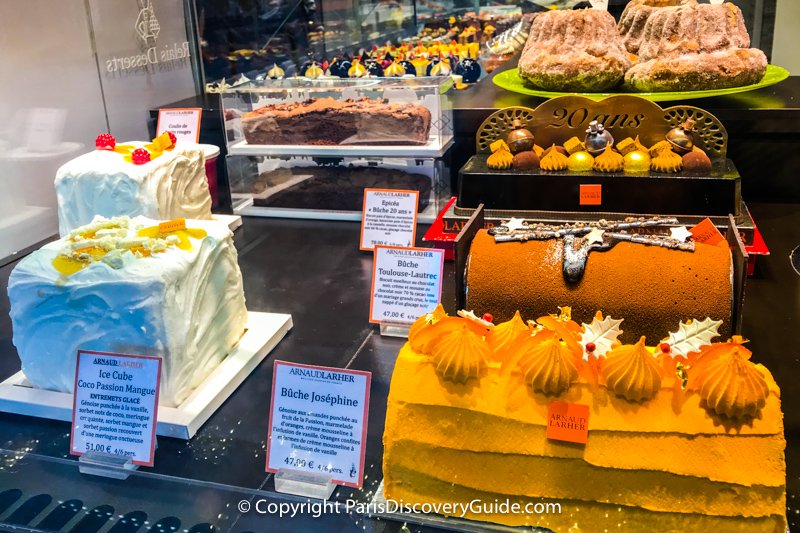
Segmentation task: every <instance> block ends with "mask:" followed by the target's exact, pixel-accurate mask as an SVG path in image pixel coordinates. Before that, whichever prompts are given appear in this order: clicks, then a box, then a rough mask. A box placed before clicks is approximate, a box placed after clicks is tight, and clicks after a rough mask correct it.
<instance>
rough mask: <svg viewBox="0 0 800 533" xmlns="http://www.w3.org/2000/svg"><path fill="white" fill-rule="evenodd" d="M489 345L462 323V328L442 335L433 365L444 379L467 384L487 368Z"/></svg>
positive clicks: (434, 354)
mask: <svg viewBox="0 0 800 533" xmlns="http://www.w3.org/2000/svg"><path fill="white" fill-rule="evenodd" d="M489 351H490V350H489V344H488V343H487V342H486V340H485V339H484V338H483V337H481V336H480V335H478V334H477V333H474V332H473V331H471V329H470V327H469V326H468V325H467V324H466V323H463V322H462V325H461V327H460V328H457V329H454V330H453V331H450V332H449V333H446V334H444V335H442V336H441V337H440V338H439V340H438V341H437V342H436V344H435V345H434V346H433V352H432V356H433V364H434V366H435V367H436V372H437V373H438V374H439V375H440V376H442V378H443V379H445V380H448V381H452V382H454V383H466V382H467V381H469V380H470V379H471V378H477V377H478V375H479V374H480V372H481V370H483V369H484V368H486V366H487V363H486V360H487V359H488V358H489Z"/></svg>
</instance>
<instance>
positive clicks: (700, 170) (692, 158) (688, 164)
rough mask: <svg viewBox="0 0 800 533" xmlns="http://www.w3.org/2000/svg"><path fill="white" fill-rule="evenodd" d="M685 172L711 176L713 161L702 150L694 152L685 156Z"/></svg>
mask: <svg viewBox="0 0 800 533" xmlns="http://www.w3.org/2000/svg"><path fill="white" fill-rule="evenodd" d="M683 170H685V171H686V172H693V173H697V174H710V173H711V159H709V158H708V156H707V155H706V153H705V152H703V151H702V150H693V151H691V152H689V153H688V154H686V155H684V156H683Z"/></svg>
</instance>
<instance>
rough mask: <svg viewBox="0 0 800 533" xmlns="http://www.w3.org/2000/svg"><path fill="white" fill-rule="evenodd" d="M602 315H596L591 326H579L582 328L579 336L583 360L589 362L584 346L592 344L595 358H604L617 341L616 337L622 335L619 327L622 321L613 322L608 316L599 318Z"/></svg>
mask: <svg viewBox="0 0 800 533" xmlns="http://www.w3.org/2000/svg"><path fill="white" fill-rule="evenodd" d="M602 316H603V315H601V314H600V313H597V315H595V317H594V318H593V319H592V323H591V324H581V326H583V333H582V334H581V346H583V360H584V361H588V360H589V354H588V352H587V351H586V345H587V344H589V343H592V344H594V351H593V352H592V354H593V355H594V356H595V357H605V355H606V353H607V352H608V351H609V350H611V346H612V345H613V344H614V343H615V342H616V341H617V337H619V336H620V335H622V330H621V329H619V325H620V324H622V319H620V320H615V319H613V318H611V317H610V316H607V317H605V318H601V317H602Z"/></svg>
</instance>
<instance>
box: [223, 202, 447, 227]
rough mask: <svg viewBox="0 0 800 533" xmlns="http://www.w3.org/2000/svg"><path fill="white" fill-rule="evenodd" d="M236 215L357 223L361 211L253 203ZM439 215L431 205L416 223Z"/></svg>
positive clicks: (243, 205) (244, 204) (420, 213)
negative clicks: (270, 205)
mask: <svg viewBox="0 0 800 533" xmlns="http://www.w3.org/2000/svg"><path fill="white" fill-rule="evenodd" d="M234 210H235V211H236V212H237V213H241V214H242V215H245V216H249V217H266V218H295V219H301V220H336V221H345V222H359V221H360V220H361V215H362V213H361V211H332V210H324V209H301V208H294V207H291V208H289V207H263V206H258V205H253V202H252V201H250V202H246V203H245V202H243V203H242V204H241V205H240V206H237V207H235V208H234ZM438 214H439V213H438V212H437V211H436V207H435V204H433V203H431V204H430V205H428V207H426V208H425V210H424V211H420V212H419V213H418V215H417V223H419V224H432V223H433V221H434V220H436V216H437V215H438Z"/></svg>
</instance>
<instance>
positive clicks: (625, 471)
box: [383, 308, 786, 533]
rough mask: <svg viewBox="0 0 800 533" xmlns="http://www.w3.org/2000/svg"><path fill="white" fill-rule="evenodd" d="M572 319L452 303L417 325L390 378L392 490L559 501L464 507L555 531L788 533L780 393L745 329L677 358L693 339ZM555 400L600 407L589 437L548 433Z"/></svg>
mask: <svg viewBox="0 0 800 533" xmlns="http://www.w3.org/2000/svg"><path fill="white" fill-rule="evenodd" d="M569 315H570V313H569V308H562V309H561V312H560V313H559V314H558V315H551V316H545V317H539V318H537V319H536V320H531V321H527V322H526V320H525V318H527V317H522V316H520V315H519V314H515V315H514V317H513V318H512V319H511V320H509V321H508V322H504V323H501V324H496V325H494V324H491V323H489V322H487V321H486V320H485V319H486V317H487V316H488V315H486V316H484V320H481V319H478V318H477V317H476V316H475V315H474V314H473V313H461V317H455V316H446V314H445V313H444V312H443V310H441V309H440V310H439V311H438V313H437V312H434V313H433V314H430V315H426V317H423V318H424V320H423V319H421V321H419V322H417V323H416V324H415V325H414V327H412V330H411V332H410V335H409V342H407V343H406V344H405V345H404V346H403V348H402V349H401V350H400V354H399V356H398V358H397V362H396V364H395V369H394V373H393V375H392V382H391V387H390V392H389V399H388V406H387V415H386V426H385V432H384V439H383V440H384V462H383V472H384V476H385V478H384V492H385V496H386V497H387V498H389V499H394V500H398V501H399V500H403V501H404V502H405V503H406V504H413V503H464V504H465V505H466V504H468V503H469V502H471V501H474V500H476V499H479V500H482V501H493V500H495V499H497V500H506V499H508V500H509V501H510V502H511V503H512V504H513V503H519V504H520V505H521V506H523V508H524V506H525V505H526V504H528V503H532V504H535V503H547V502H558V503H560V504H561V506H562V512H561V513H559V514H525V513H517V514H514V513H499V512H498V513H492V512H487V511H486V510H485V509H475V510H470V511H469V512H467V513H466V518H470V519H475V520H483V521H490V522H498V523H502V524H506V525H513V526H540V527H547V528H550V529H552V530H554V531H566V530H568V529H569V528H571V527H574V526H576V525H577V527H578V528H580V530H581V531H603V530H604V529H608V530H611V529H614V530H622V531H665V530H669V531H673V530H674V531H693V530H697V531H705V530H711V529H717V530H719V531H725V532H737V531H742V532H743V531H774V532H781V533H782V532H783V531H784V529H785V524H786V517H785V499H786V465H785V459H784V448H785V444H786V443H785V439H784V435H783V414H782V412H781V403H780V390H779V388H778V386H777V384H776V383H775V380H774V379H773V377H772V375H771V374H770V373H769V371H768V370H767V369H766V368H765V367H763V366H762V365H758V364H755V363H753V362H751V361H750V358H751V354H750V352H749V350H747V349H746V348H744V347H743V346H742V339H740V338H734V339H731V340H730V341H729V342H711V341H708V342H706V343H705V344H703V343H700V344H702V346H700V348H699V349H693V350H692V351H691V352H690V353H688V356H681V357H678V354H684V353H686V352H687V350H686V349H685V346H678V345H674V346H673V347H672V348H674V349H673V350H672V351H671V350H670V346H669V344H668V343H667V342H665V341H662V342H660V343H657V342H655V343H654V344H656V346H655V347H648V346H646V340H645V339H644V338H639V341H638V342H636V343H634V344H626V343H623V342H621V341H620V339H618V338H617V337H618V336H619V335H620V333H621V332H620V330H619V329H617V325H619V323H620V321H619V320H612V319H607V320H604V318H603V316H602V315H601V314H599V313H598V315H597V317H595V320H594V321H593V322H592V324H591V325H590V324H582V325H581V324H577V323H576V322H574V321H573V320H571V318H570V316H569ZM617 318H619V317H617ZM702 323H703V324H711V325H712V326H713V324H714V322H713V321H711V320H710V319H706V320H705V321H702ZM622 326H623V328H624V322H623V323H622ZM695 329H697V330H699V329H704V330H706V331H707V329H708V328H695ZM681 331H692V328H690V327H688V326H687V325H686V324H682V325H681ZM666 333H668V332H665V334H666ZM623 335H624V334H623ZM684 337H685V335H684ZM634 338H636V337H634ZM672 338H675V339H679V338H682V337H681V336H679V335H675V336H673V337H672ZM695 341H696V339H695ZM680 342H682V341H680ZM697 344H698V343H697V342H695V343H694V344H691V346H696V345H697ZM553 401H559V402H568V403H575V404H583V405H586V406H588V410H589V418H588V438H587V442H586V444H585V445H579V444H575V443H571V442H561V441H557V440H549V439H547V438H546V430H547V426H548V423H549V420H548V407H549V406H550V404H551V402H553ZM656 487H657V490H655V489H654V488H656Z"/></svg>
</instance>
